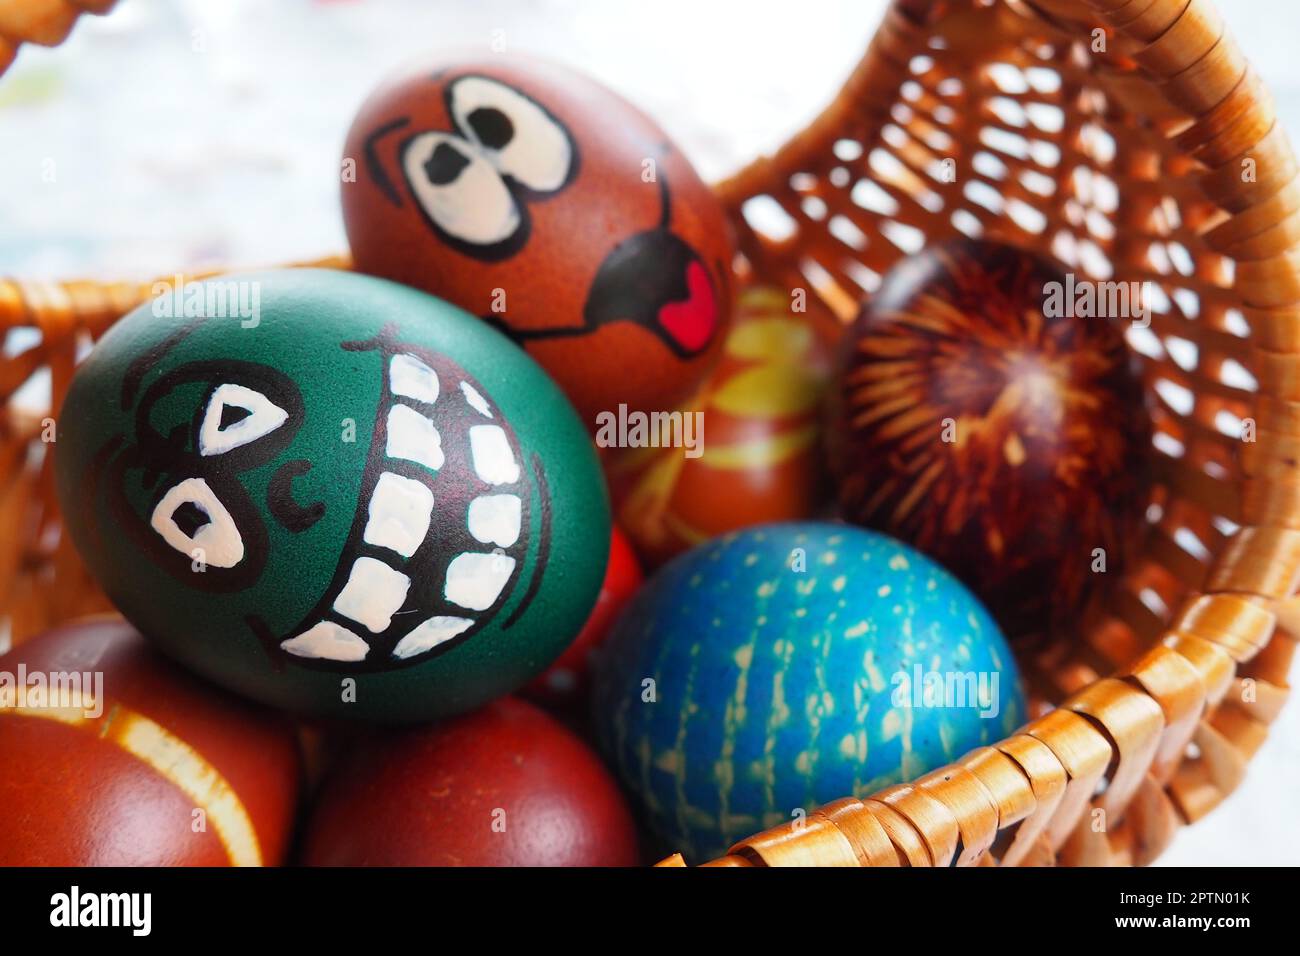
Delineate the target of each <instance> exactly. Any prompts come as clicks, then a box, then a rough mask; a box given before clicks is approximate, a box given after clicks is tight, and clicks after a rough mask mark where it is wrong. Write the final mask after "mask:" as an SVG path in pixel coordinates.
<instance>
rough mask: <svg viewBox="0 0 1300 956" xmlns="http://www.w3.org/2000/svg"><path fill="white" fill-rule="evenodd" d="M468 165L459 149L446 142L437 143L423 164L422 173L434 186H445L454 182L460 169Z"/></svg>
mask: <svg viewBox="0 0 1300 956" xmlns="http://www.w3.org/2000/svg"><path fill="white" fill-rule="evenodd" d="M468 165H469V160H468V159H466V158H465V157H464V156H462V155H461V154H460V151H459V150H457V149H456V148H455V147H453V146H451V145H450V144H448V143H439V144H438V145H437V146H436V147H434V150H433V155H432V156H430V157H429V161H428V162H426V163H425V164H424V174H425V175H426V176H428V177H429V182H431V183H433V184H434V185H435V186H446V185H447V184H448V183H450V182H454V181H455V179H456V177H457V176H459V175H460V172H461V170H462V169H464V168H465V167H466V166H468Z"/></svg>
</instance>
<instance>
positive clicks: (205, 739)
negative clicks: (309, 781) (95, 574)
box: [0, 617, 300, 866]
mask: <svg viewBox="0 0 1300 956" xmlns="http://www.w3.org/2000/svg"><path fill="white" fill-rule="evenodd" d="M41 686H43V687H44V692H41V691H40V690H39V688H40V687H41ZM0 768H3V769H2V770H0V866H226V865H235V866H259V865H278V864H280V863H282V862H283V861H284V857H285V854H286V852H287V848H288V844H289V839H290V835H291V830H292V826H293V819H294V812H295V810H296V808H297V800H298V787H299V778H300V766H299V756H298V747H297V742H296V740H295V735H294V729H293V727H292V726H291V725H290V724H289V723H288V722H287V721H286V720H284V719H283V718H281V717H280V716H279V715H277V714H274V713H272V712H271V711H268V710H264V709H262V708H260V707H256V706H254V705H252V704H248V703H245V702H244V701H242V700H239V699H237V698H234V697H230V696H227V695H226V694H223V693H221V692H220V691H217V690H215V689H213V688H211V687H208V686H207V685H205V684H200V683H199V682H198V681H196V680H195V679H194V678H192V677H190V676H189V675H188V674H186V673H184V672H183V671H181V670H179V669H178V668H176V667H175V666H174V665H172V664H170V663H169V662H167V661H165V660H164V659H163V658H161V657H159V656H158V654H157V653H156V652H155V651H153V650H152V649H150V648H149V647H148V646H147V645H146V644H145V642H144V639H143V638H142V637H140V635H139V634H137V633H136V631H135V630H134V629H133V628H132V627H131V625H129V624H127V623H126V622H125V621H123V620H121V619H120V618H117V617H100V618H93V619H86V620H83V621H80V622H76V623H73V624H68V625H65V626H63V627H59V628H56V629H55V630H52V631H48V632H46V633H45V634H43V635H40V636H39V637H35V638H33V639H32V640H30V641H27V642H26V643H24V644H23V645H22V646H21V647H19V648H18V649H16V650H14V651H11V652H10V653H9V654H6V655H4V656H3V657H0Z"/></svg>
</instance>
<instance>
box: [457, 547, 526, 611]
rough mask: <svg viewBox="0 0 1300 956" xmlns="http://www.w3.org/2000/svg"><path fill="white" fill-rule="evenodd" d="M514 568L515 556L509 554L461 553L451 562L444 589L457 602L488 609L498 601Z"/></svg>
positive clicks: (472, 608) (472, 609) (476, 609)
mask: <svg viewBox="0 0 1300 956" xmlns="http://www.w3.org/2000/svg"><path fill="white" fill-rule="evenodd" d="M514 570H515V559H514V558H512V557H510V556H509V555H508V554H473V553H470V552H465V553H462V554H458V555H456V557H454V558H452V559H451V564H449V565H448V566H447V583H446V586H445V588H444V592H443V593H444V594H445V595H446V597H447V600H448V601H451V602H452V603H453V604H459V605H460V606H461V607H464V608H469V609H470V610H471V611H486V610H487V609H488V608H490V607H491V606H492V605H493V604H495V603H496V599H497V598H498V597H500V595H501V590H502V589H503V588H504V587H505V586H506V582H507V581H509V580H510V575H512V574H513V573H514Z"/></svg>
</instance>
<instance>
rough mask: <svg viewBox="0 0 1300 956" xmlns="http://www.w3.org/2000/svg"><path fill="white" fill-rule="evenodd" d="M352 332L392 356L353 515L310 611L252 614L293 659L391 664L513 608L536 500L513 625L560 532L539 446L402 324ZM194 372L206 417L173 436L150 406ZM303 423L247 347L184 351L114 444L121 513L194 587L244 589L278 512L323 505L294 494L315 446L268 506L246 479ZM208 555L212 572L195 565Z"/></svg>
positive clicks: (141, 540)
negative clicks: (134, 493) (217, 352)
mask: <svg viewBox="0 0 1300 956" xmlns="http://www.w3.org/2000/svg"><path fill="white" fill-rule="evenodd" d="M341 347H342V348H343V349H344V350H345V351H348V352H356V353H375V352H377V353H379V355H380V358H381V359H382V363H381V364H382V369H383V371H382V375H383V382H382V390H381V392H380V396H381V397H380V400H379V402H378V405H377V409H376V412H375V420H374V425H373V431H372V440H371V444H370V448H369V453H368V455H367V458H366V464H365V468H364V473H363V475H362V478H361V483H360V491H359V497H358V505H357V508H356V510H355V514H354V515H353V516H352V519H351V523H350V525H349V527H348V530H347V536H346V539H345V540H344V541H343V543H342V546H341V548H340V549H339V555H340V556H339V559H338V562H337V565H336V566H335V568H334V571H333V575H332V577H331V578H330V579H329V580H328V583H327V584H326V585H325V587H324V589H323V593H322V594H321V596H320V598H319V600H318V601H317V603H316V604H315V605H314V606H313V607H312V608H311V610H310V611H308V612H307V613H306V614H305V615H303V617H302V618H301V620H299V621H298V622H297V623H296V624H294V625H293V626H291V627H289V628H287V629H286V630H285V631H284V632H282V633H276V632H274V630H273V629H272V628H271V627H269V626H268V625H267V623H266V622H265V621H264V620H263V619H262V618H261V617H260V616H258V615H256V614H249V615H247V616H246V617H245V618H244V619H245V621H246V623H247V624H248V626H249V627H250V628H251V629H252V631H253V632H254V634H256V636H257V638H258V640H259V641H260V642H261V644H262V646H263V647H264V648H265V649H266V651H267V653H268V654H269V655H270V656H271V658H272V660H273V661H276V662H277V666H281V667H283V666H285V665H288V664H292V665H295V666H303V667H308V668H314V669H324V670H336V671H351V672H362V671H380V670H391V669H394V668H399V667H405V666H409V665H411V664H415V663H418V662H420V661H423V660H427V659H429V658H431V657H434V656H437V655H439V654H442V653H445V652H446V651H448V650H450V649H451V648H452V647H454V646H456V645H458V644H459V643H461V642H463V641H465V640H467V639H468V638H470V637H471V636H472V635H473V634H474V633H476V632H477V631H478V630H479V629H480V628H481V627H482V626H483V625H484V624H486V623H488V622H489V621H492V620H494V619H495V618H496V617H497V616H498V615H500V614H501V613H503V611H504V609H505V606H506V603H507V601H508V600H509V598H510V597H511V595H512V594H513V593H515V592H516V591H517V589H518V587H519V586H521V584H522V580H521V579H522V578H523V577H524V569H525V567H526V565H529V563H528V562H527V561H526V559H527V557H528V553H529V534H530V528H531V527H532V524H531V520H532V518H533V514H532V512H533V509H534V508H536V509H538V515H537V517H538V529H537V535H538V539H537V541H536V544H535V550H536V551H537V555H536V560H535V561H533V562H532V563H531V565H530V566H531V568H532V572H531V580H529V581H528V582H527V585H526V588H525V590H524V591H523V593H522V595H521V597H520V600H519V601H518V602H517V603H516V606H515V607H514V609H513V611H512V612H511V613H510V616H509V617H508V618H507V619H506V620H505V621H504V622H503V623H502V624H501V625H500V626H501V628H502V629H507V628H509V627H510V625H511V624H512V623H513V622H514V621H515V620H517V619H518V618H519V616H520V615H521V614H522V613H523V611H524V610H525V609H526V608H527V606H528V604H529V603H530V602H531V600H532V599H533V597H534V595H535V594H536V592H537V589H538V587H539V586H540V584H541V577H542V573H543V569H544V566H545V561H546V556H547V555H546V552H547V550H548V547H549V537H550V527H549V526H550V503H549V496H548V491H547V483H546V478H545V473H544V470H543V468H542V465H541V460H540V457H538V456H536V455H534V456H532V460H531V461H528V460H526V459H525V455H524V453H523V451H522V449H521V447H520V444H519V441H518V438H517V436H516V434H515V431H514V429H513V428H512V427H511V425H510V423H509V422H508V421H507V420H506V418H505V416H504V415H503V414H502V412H501V411H500V409H499V408H498V407H497V406H496V404H495V403H494V402H493V400H492V398H491V396H490V394H489V393H488V391H487V390H486V389H484V388H483V387H482V386H481V385H480V384H479V383H478V382H477V381H476V380H475V379H474V378H473V377H471V376H470V375H469V374H468V373H467V372H466V371H465V370H464V369H463V368H461V367H460V366H459V365H458V364H457V363H455V362H454V361H452V360H451V359H449V358H447V357H446V356H443V355H441V354H438V353H437V352H434V351H432V350H429V349H425V348H421V347H418V346H414V345H411V344H409V343H404V342H401V341H400V340H399V339H398V336H397V332H396V329H395V327H393V326H387V327H385V328H384V329H383V331H382V332H380V333H379V334H378V335H377V336H375V337H374V338H371V339H368V340H365V341H358V342H343V343H341ZM193 383H203V385H204V392H203V395H204V398H203V399H202V401H201V402H200V406H199V408H198V409H196V410H195V412H194V415H193V419H192V421H190V422H189V423H188V424H187V425H186V426H184V427H179V426H178V427H176V428H174V429H172V430H170V431H168V432H167V433H166V434H164V433H162V432H161V431H160V430H158V429H157V428H155V427H154V425H153V417H154V411H153V409H154V407H155V406H156V405H158V404H159V403H161V402H163V401H167V400H169V399H168V398H167V396H170V395H172V394H173V393H174V392H175V391H176V389H177V388H178V387H179V386H184V385H186V384H193ZM124 401H125V393H124ZM303 421H304V407H303V400H302V397H301V395H300V393H299V391H298V389H297V387H296V386H295V385H294V383H293V382H292V381H290V380H289V379H288V378H286V377H285V376H283V375H281V374H280V373H278V372H277V371H276V370H275V369H272V368H269V367H267V366H262V365H257V364H255V363H248V362H241V361H234V360H229V361H222V362H194V363H189V364H187V365H182V366H180V367H179V368H178V369H176V370H175V371H173V372H171V373H169V374H168V375H166V376H164V377H163V378H161V379H160V380H159V381H157V382H155V383H154V385H153V386H152V387H151V388H150V389H149V390H148V391H147V392H146V394H145V396H144V398H143V399H142V401H141V403H140V406H139V408H138V409H137V413H136V429H135V433H136V438H137V441H136V444H135V445H134V446H126V445H124V444H123V439H122V437H121V436H118V438H117V439H115V440H114V441H113V442H110V443H109V445H107V446H105V448H104V449H103V450H102V451H101V455H102V456H103V460H104V462H105V464H106V465H107V472H108V474H109V475H110V480H109V481H108V485H109V488H110V495H109V499H110V504H111V508H112V510H113V513H114V515H115V516H116V518H117V519H118V521H119V522H120V523H121V525H122V526H123V527H125V528H126V529H127V531H128V533H129V534H130V536H131V537H132V538H134V539H135V540H136V543H137V544H138V545H140V546H141V548H142V549H143V550H144V551H145V552H146V553H147V554H148V555H149V556H150V557H152V558H153V559H154V560H155V561H156V562H157V563H158V564H159V565H160V566H162V567H164V568H165V569H167V570H169V571H171V572H172V574H173V576H175V577H177V578H178V579H180V580H182V581H183V582H185V583H186V584H187V585H189V586H191V587H194V588H197V589H200V590H205V591H210V592H213V591H215V592H238V591H241V590H244V589H246V588H248V587H249V586H251V585H252V584H253V583H254V582H256V580H257V579H258V577H259V576H260V574H261V571H262V568H263V566H264V564H265V562H266V560H267V551H268V533H267V529H266V524H265V521H264V516H266V515H269V516H270V517H271V518H272V519H273V520H274V521H275V522H277V523H278V524H279V525H281V526H283V528H284V529H285V530H287V531H288V532H290V533H292V534H298V533H301V532H304V531H307V530H309V529H310V528H311V527H312V526H313V525H314V524H315V523H316V522H317V521H318V520H320V518H321V517H322V516H323V514H324V511H325V505H324V504H323V503H319V502H317V503H309V504H306V505H303V504H300V503H299V502H298V501H297V500H296V499H295V496H294V492H293V481H294V479H295V478H296V477H298V476H299V475H302V474H305V473H307V472H309V471H310V470H311V469H312V465H311V463H310V462H308V461H305V460H301V459H289V460H285V461H284V462H282V463H280V464H279V465H278V467H277V468H276V469H275V471H274V473H273V475H272V477H271V479H270V481H269V484H268V485H267V491H266V501H265V505H264V507H259V505H258V503H257V502H256V500H255V498H254V496H253V495H252V494H250V491H249V488H248V487H246V485H245V483H244V482H243V481H242V480H241V479H240V475H241V474H242V473H244V472H247V471H248V470H249V469H251V468H253V467H255V466H260V465H266V464H268V463H269V464H275V463H276V462H277V461H278V459H279V457H280V453H281V452H283V451H284V450H285V449H286V448H288V447H289V445H290V443H291V442H292V441H293V438H294V435H295V434H296V432H297V431H298V429H299V428H300V427H301V426H302V424H303ZM128 469H138V470H140V471H141V472H142V473H143V474H144V476H145V477H144V484H146V485H150V484H153V485H154V486H155V489H154V491H153V493H152V497H151V498H150V502H151V504H150V506H149V507H148V509H147V510H148V513H147V516H144V515H141V514H138V513H137V511H136V509H135V508H133V507H132V506H131V505H130V503H129V502H128V501H127V497H126V495H125V492H124V489H125V486H126V485H125V475H126V471H127V470H128ZM530 479H531V480H530ZM534 488H535V489H536V494H537V501H536V502H535V503H534V501H533V497H532V496H533V489H534ZM196 555H197V556H198V557H201V559H202V561H203V563H204V566H203V567H202V572H203V573H195V567H194V565H193V562H194V560H195V557H196Z"/></svg>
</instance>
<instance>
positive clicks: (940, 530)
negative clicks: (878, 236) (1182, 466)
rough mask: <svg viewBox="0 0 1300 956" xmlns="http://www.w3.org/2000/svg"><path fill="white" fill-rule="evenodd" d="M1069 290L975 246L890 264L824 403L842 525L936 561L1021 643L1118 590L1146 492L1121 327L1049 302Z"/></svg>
mask: <svg viewBox="0 0 1300 956" xmlns="http://www.w3.org/2000/svg"><path fill="white" fill-rule="evenodd" d="M1052 283H1060V285H1059V286H1053V285H1051V284H1052ZM1071 288H1073V287H1072V286H1070V285H1069V284H1068V282H1067V277H1066V275H1065V274H1064V272H1063V271H1062V269H1061V267H1060V266H1058V265H1057V264H1055V263H1053V262H1051V261H1049V260H1047V259H1044V258H1040V257H1038V256H1034V255H1031V254H1028V253H1026V252H1022V251H1020V250H1018V249H1015V248H1013V247H1010V246H1006V245H1001V244H996V243H991V242H984V241H971V240H959V241H955V242H950V243H946V244H943V245H940V246H936V247H933V248H931V249H928V250H926V251H924V252H922V253H921V254H920V255H917V256H913V257H911V258H909V259H906V260H904V261H902V262H901V263H899V264H898V265H897V266H895V267H894V268H893V269H892V270H891V271H890V272H889V273H888V274H887V275H886V276H885V278H884V281H883V283H882V285H881V288H880V290H879V291H878V292H877V293H876V295H875V296H874V297H872V299H871V300H870V301H869V302H868V303H867V304H866V306H865V307H864V309H863V311H862V313H861V315H860V316H859V318H858V319H857V321H856V323H855V324H854V325H853V327H852V328H851V329H850V330H849V332H848V334H847V336H846V339H845V342H844V350H843V354H842V362H841V377H840V380H839V386H838V389H837V391H836V394H835V396H834V398H835V400H836V404H837V408H836V410H835V412H834V420H835V423H834V427H833V429H832V432H833V433H832V435H831V439H832V448H831V459H832V464H833V468H834V471H835V473H836V475H837V478H838V482H839V501H840V505H841V507H842V510H843V513H844V516H845V517H846V518H848V519H849V520H852V521H855V522H858V523H860V524H863V525H867V526H868V527H872V528H876V529H879V530H881V531H885V532H887V533H889V534H891V535H893V536H895V537H898V538H901V539H902V540H904V541H907V542H908V543H910V544H912V545H915V546H916V547H918V548H920V549H921V550H923V551H925V552H927V553H928V554H930V555H931V556H933V557H935V558H937V559H938V560H939V561H940V562H942V563H943V564H945V565H947V566H948V567H949V568H950V569H951V570H952V571H954V572H955V573H956V574H957V575H958V577H960V578H961V579H962V580H963V581H964V582H965V583H966V584H967V585H968V586H970V587H971V589H972V590H974V591H975V592H976V594H978V595H979V596H980V597H981V598H982V599H983V600H984V602H985V603H986V604H987V605H988V607H989V609H990V610H991V611H992V613H993V615H994V616H995V617H996V618H997V619H998V622H999V623H1000V624H1001V625H1002V627H1003V629H1004V630H1005V632H1006V634H1007V636H1008V638H1010V639H1011V640H1012V641H1014V642H1019V643H1021V644H1022V645H1023V644H1027V643H1034V642H1036V641H1037V640H1039V639H1041V638H1042V637H1043V636H1045V635H1047V634H1053V633H1058V632H1061V633H1064V632H1067V631H1068V629H1069V627H1070V625H1071V624H1073V623H1075V622H1076V621H1077V619H1078V616H1079V614H1080V613H1081V610H1082V609H1083V608H1084V607H1085V606H1086V604H1087V603H1088V600H1089V598H1090V597H1092V596H1094V595H1098V594H1100V593H1102V590H1103V589H1102V587H1101V585H1102V583H1103V582H1106V581H1113V580H1115V579H1116V578H1117V577H1118V575H1119V572H1120V571H1121V569H1122V567H1123V565H1124V563H1125V560H1126V558H1127V557H1128V556H1129V554H1130V552H1131V551H1132V549H1133V547H1134V546H1135V545H1136V543H1137V540H1138V538H1139V536H1140V533H1141V529H1142V527H1143V514H1144V509H1145V506H1146V503H1147V494H1148V490H1149V461H1150V459H1149V449H1150V442H1151V424H1150V418H1149V416H1148V413H1147V410H1146V407H1145V404H1144V400H1143V390H1142V384H1141V380H1140V377H1139V375H1138V373H1137V369H1136V366H1135V364H1134V360H1133V358H1132V356H1131V354H1130V353H1129V351H1128V349H1127V347H1126V346H1125V343H1124V338H1123V334H1122V327H1123V325H1122V322H1123V320H1122V318H1120V317H1114V316H1111V317H1094V318H1084V317H1080V313H1079V312H1078V311H1075V310H1074V309H1073V308H1065V307H1063V306H1064V299H1065V296H1066V294H1067V292H1068V290H1069V289H1071ZM1095 549H1102V552H1098V551H1096V550H1095ZM1103 552H1104V556H1103ZM1099 556H1103V560H1104V568H1105V573H1104V574H1102V573H1098V572H1097V571H1096V570H1094V569H1095V568H1100V567H1101V566H1102V565H1101V564H1100V563H1099V562H1098V557H1099Z"/></svg>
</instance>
